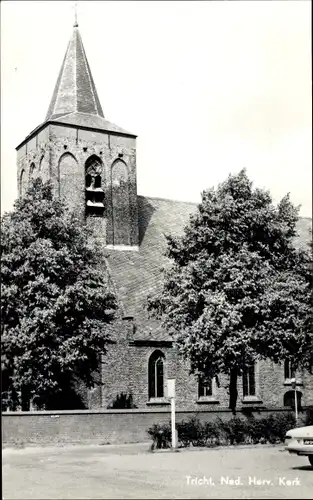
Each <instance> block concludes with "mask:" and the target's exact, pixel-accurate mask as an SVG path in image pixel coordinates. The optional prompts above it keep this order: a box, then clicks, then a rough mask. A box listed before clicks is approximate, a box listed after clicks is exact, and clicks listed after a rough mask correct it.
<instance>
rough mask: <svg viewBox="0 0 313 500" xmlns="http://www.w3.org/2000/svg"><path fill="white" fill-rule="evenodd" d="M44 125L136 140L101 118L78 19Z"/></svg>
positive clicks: (102, 115) (100, 109) (101, 114)
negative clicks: (116, 135)
mask: <svg viewBox="0 0 313 500" xmlns="http://www.w3.org/2000/svg"><path fill="white" fill-rule="evenodd" d="M47 122H57V123H64V124H66V125H74V126H76V127H80V126H81V127H89V128H95V129H99V130H105V131H108V132H117V133H122V134H127V135H131V136H133V137H136V136H135V135H134V134H132V133H130V132H128V131H127V130H124V129H122V128H121V127H119V126H118V125H115V124H114V123H111V122H109V121H108V120H106V119H105V118H104V114H103V111H102V107H101V104H100V100H99V97H98V94H97V90H96V86H95V83H94V81H93V78H92V74H91V71H90V66H89V64H88V60H87V57H86V53H85V49H84V46H83V42H82V39H81V36H80V33H79V30H78V24H77V19H75V24H74V27H73V33H72V36H71V39H70V41H69V44H68V46H67V50H66V53H65V57H64V60H63V63H62V66H61V70H60V73H59V76H58V79H57V82H56V85H55V88H54V92H53V96H52V99H51V102H50V106H49V109H48V112H47V115H46V119H45V122H44V123H47Z"/></svg>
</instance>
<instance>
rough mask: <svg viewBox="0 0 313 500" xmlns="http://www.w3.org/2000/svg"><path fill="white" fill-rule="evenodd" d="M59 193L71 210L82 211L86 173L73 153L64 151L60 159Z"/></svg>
mask: <svg viewBox="0 0 313 500" xmlns="http://www.w3.org/2000/svg"><path fill="white" fill-rule="evenodd" d="M58 175H59V194H60V197H61V198H63V199H64V201H65V202H66V203H67V205H68V206H69V208H70V209H71V210H75V212H78V211H81V209H82V207H83V206H84V173H83V169H82V168H81V167H80V165H79V164H78V162H77V161H76V158H75V157H74V156H73V155H72V154H71V153H64V154H63V155H62V156H61V157H60V160H59V165H58Z"/></svg>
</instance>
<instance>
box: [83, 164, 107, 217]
mask: <svg viewBox="0 0 313 500" xmlns="http://www.w3.org/2000/svg"><path fill="white" fill-rule="evenodd" d="M102 176H103V165H102V162H101V160H100V158H98V157H97V156H95V155H93V156H90V158H88V160H87V161H86V165H85V191H86V215H92V216H95V217H96V216H101V215H102V214H103V211H104V190H103V182H102Z"/></svg>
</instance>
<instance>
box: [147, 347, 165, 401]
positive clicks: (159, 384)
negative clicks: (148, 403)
mask: <svg viewBox="0 0 313 500" xmlns="http://www.w3.org/2000/svg"><path fill="white" fill-rule="evenodd" d="M164 361H165V356H164V354H163V352H162V351H154V352H153V353H152V354H151V356H150V359H149V367H148V370H149V373H148V378H149V399H151V398H163V397H164Z"/></svg>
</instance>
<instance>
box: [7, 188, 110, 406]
mask: <svg viewBox="0 0 313 500" xmlns="http://www.w3.org/2000/svg"><path fill="white" fill-rule="evenodd" d="M1 224H2V238H1V280H2V288H1V292H2V294H1V295H2V297H1V299H2V300H1V314H2V323H1V327H2V339H1V340H2V368H3V370H4V371H3V373H4V374H5V380H6V384H5V386H6V387H3V389H6V394H5V397H6V399H7V401H8V404H9V406H10V407H13V408H14V406H15V405H16V404H20V397H21V395H22V399H23V398H24V399H25V398H26V400H29V399H33V401H34V402H35V403H36V404H37V405H38V406H39V407H46V408H47V407H51V401H56V400H57V399H58V398H57V397H56V396H58V394H59V395H60V394H61V393H62V392H64V391H66V390H67V389H68V385H69V384H71V383H72V381H73V380H74V379H75V378H79V379H80V380H82V381H84V383H85V384H86V385H87V387H92V386H93V385H94V383H95V381H96V380H95V371H96V370H97V368H98V366H99V358H100V356H101V355H102V354H105V352H106V346H107V344H108V342H109V341H110V336H109V328H110V322H111V321H112V320H113V318H114V313H115V310H116V308H117V303H116V299H115V296H114V294H113V293H112V291H111V290H110V287H109V284H108V280H107V276H106V274H105V271H104V270H105V263H104V261H102V260H101V259H102V257H101V251H100V249H99V248H96V247H95V246H94V245H91V244H90V240H88V232H87V229H86V228H85V227H84V226H83V225H82V222H81V221H80V220H78V219H77V218H76V217H75V215H74V214H72V213H71V212H69V210H68V209H67V208H66V206H65V205H64V204H63V203H62V202H61V201H60V200H58V199H55V198H54V196H53V188H52V186H51V184H50V183H49V182H48V183H42V181H41V180H40V179H36V180H34V181H33V182H32V184H31V186H30V188H29V190H28V192H27V193H26V195H25V196H24V197H23V198H21V199H19V200H17V201H16V202H15V205H14V209H13V211H12V212H11V213H7V214H5V215H4V216H3V217H2V220H1ZM88 241H89V242H88ZM99 264H100V265H101V267H100V268H99ZM99 269H101V270H102V272H99ZM58 409H60V408H58Z"/></svg>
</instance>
